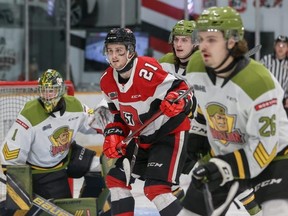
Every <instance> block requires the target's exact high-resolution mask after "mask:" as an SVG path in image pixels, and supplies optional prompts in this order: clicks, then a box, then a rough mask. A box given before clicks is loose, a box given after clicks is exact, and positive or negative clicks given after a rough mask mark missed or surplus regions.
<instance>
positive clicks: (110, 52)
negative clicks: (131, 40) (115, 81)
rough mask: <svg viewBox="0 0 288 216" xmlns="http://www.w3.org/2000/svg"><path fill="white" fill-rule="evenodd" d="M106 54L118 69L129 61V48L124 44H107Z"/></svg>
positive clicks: (111, 63) (112, 64)
mask: <svg viewBox="0 0 288 216" xmlns="http://www.w3.org/2000/svg"><path fill="white" fill-rule="evenodd" d="M106 55H107V58H108V60H109V62H110V65H111V66H112V67H113V68H115V69H116V70H117V69H121V68H123V67H124V66H125V65H126V63H127V61H128V59H127V55H128V50H127V49H126V47H125V45H123V44H107V47H106Z"/></svg>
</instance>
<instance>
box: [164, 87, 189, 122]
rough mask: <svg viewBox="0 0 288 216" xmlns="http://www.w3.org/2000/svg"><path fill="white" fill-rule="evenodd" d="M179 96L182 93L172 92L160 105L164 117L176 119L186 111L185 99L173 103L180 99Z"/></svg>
mask: <svg viewBox="0 0 288 216" xmlns="http://www.w3.org/2000/svg"><path fill="white" fill-rule="evenodd" d="M179 95H180V93H179V92H175V91H171V92H169V93H168V94H167V96H166V97H165V98H164V100H163V101H162V102H161V104H160V110H161V111H162V112H163V114H164V115H166V116H168V117H174V116H176V115H178V114H179V113H181V112H183V111H184V108H185V105H186V101H185V98H181V99H179V100H178V101H177V102H173V101H175V100H176V99H177V98H178V97H179Z"/></svg>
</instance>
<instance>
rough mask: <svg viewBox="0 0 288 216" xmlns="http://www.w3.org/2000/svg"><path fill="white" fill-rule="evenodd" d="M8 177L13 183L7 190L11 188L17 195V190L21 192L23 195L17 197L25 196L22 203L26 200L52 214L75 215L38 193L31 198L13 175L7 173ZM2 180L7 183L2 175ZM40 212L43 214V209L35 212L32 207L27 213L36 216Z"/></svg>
mask: <svg viewBox="0 0 288 216" xmlns="http://www.w3.org/2000/svg"><path fill="white" fill-rule="evenodd" d="M6 177H7V180H9V182H11V185H10V186H7V190H11V192H13V193H14V195H15V196H17V194H16V191H17V192H19V193H21V195H18V197H17V198H18V199H22V197H24V198H25V201H24V200H23V199H22V200H21V202H22V203H23V202H24V203H25V204H27V205H31V204H32V205H33V206H35V207H36V208H38V209H41V210H43V211H45V212H47V213H48V214H49V215H52V216H59V215H61V216H73V214H71V213H69V212H67V211H65V210H64V209H62V208H60V207H59V206H57V205H55V204H53V203H52V202H50V201H49V200H47V199H44V198H43V197H41V196H39V195H37V194H33V195H34V199H33V200H31V199H30V198H29V196H27V193H26V192H25V191H24V190H23V189H22V188H21V187H20V186H19V185H18V184H17V183H16V182H15V180H14V178H13V177H12V176H11V175H9V174H8V173H7V174H6ZM0 182H1V183H3V184H6V183H7V181H6V180H5V179H3V178H1V177H0ZM8 187H9V188H8ZM32 211H33V212H32ZM39 214H41V211H39V210H38V211H37V212H35V211H34V210H32V208H30V210H28V212H27V213H26V215H33V216H36V215H39Z"/></svg>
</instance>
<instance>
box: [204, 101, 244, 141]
mask: <svg viewBox="0 0 288 216" xmlns="http://www.w3.org/2000/svg"><path fill="white" fill-rule="evenodd" d="M206 111H207V114H208V118H207V119H208V123H209V127H210V131H211V134H212V137H213V138H214V139H217V140H219V141H220V142H221V143H222V144H223V145H227V144H228V143H229V142H233V143H238V144H241V143H244V137H243V135H242V133H241V131H240V130H239V129H235V128H234V127H235V116H234V115H229V114H227V113H226V109H225V108H224V106H222V105H219V104H210V105H208V106H207V108H206Z"/></svg>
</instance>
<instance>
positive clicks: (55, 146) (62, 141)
mask: <svg viewBox="0 0 288 216" xmlns="http://www.w3.org/2000/svg"><path fill="white" fill-rule="evenodd" d="M72 135H73V130H71V129H69V127H68V126H64V127H61V128H58V129H56V130H55V131H54V132H53V134H52V135H51V136H49V140H50V141H51V143H52V146H51V150H50V152H51V155H52V156H56V155H57V154H63V153H64V152H65V151H66V150H68V149H69V147H70V143H71V140H72Z"/></svg>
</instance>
